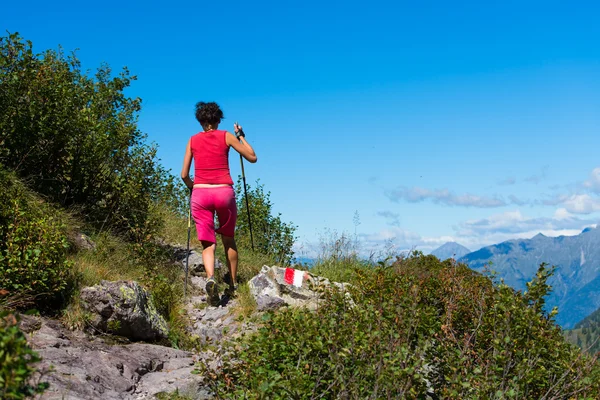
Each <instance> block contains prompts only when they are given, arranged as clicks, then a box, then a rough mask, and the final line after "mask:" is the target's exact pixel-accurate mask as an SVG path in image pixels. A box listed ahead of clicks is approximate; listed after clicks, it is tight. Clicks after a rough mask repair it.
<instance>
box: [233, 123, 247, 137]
mask: <svg viewBox="0 0 600 400" xmlns="http://www.w3.org/2000/svg"><path fill="white" fill-rule="evenodd" d="M235 126H236V127H237V128H238V130H237V131H236V132H235V137H236V138H238V140H239V138H241V137H243V138H245V137H246V134H245V133H244V130H243V129H242V127H241V126H240V125H239V124H238V123H237V121H236V122H235Z"/></svg>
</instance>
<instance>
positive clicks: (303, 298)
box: [249, 265, 348, 311]
mask: <svg viewBox="0 0 600 400" xmlns="http://www.w3.org/2000/svg"><path fill="white" fill-rule="evenodd" d="M347 285H348V284H347V283H346V284H344V283H337V282H333V283H331V282H330V281H329V280H328V279H326V278H323V277H319V276H316V275H312V274H310V273H308V272H307V271H302V270H295V269H292V268H281V267H277V266H273V267H269V266H267V265H265V266H264V267H262V269H261V271H260V273H259V274H258V275H256V276H255V277H254V278H252V279H251V280H250V282H249V286H250V292H251V293H252V295H253V296H254V298H255V299H256V305H257V308H258V310H259V311H265V310H274V309H277V308H279V307H282V306H294V307H308V308H309V309H314V308H316V306H317V301H318V299H319V297H320V295H321V292H320V291H319V290H318V288H319V287H321V288H322V287H331V286H335V287H337V288H339V289H341V290H345V288H346V286H347Z"/></svg>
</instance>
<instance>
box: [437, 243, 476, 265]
mask: <svg viewBox="0 0 600 400" xmlns="http://www.w3.org/2000/svg"><path fill="white" fill-rule="evenodd" d="M470 252H471V250H469V249H467V248H466V247H465V246H462V245H460V244H458V243H456V242H448V243H445V244H443V245H442V246H440V247H438V248H437V249H435V250H433V251H432V252H431V254H433V255H434V256H436V257H437V258H439V259H440V260H442V261H444V260H446V259H448V258H455V259H457V260H458V259H459V258H461V257H462V256H465V255H467V254H469V253H470Z"/></svg>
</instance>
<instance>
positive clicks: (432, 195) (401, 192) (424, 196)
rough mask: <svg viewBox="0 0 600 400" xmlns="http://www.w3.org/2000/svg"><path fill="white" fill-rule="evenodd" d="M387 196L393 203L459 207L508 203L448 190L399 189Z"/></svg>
mask: <svg viewBox="0 0 600 400" xmlns="http://www.w3.org/2000/svg"><path fill="white" fill-rule="evenodd" d="M385 195H386V196H387V197H388V198H389V199H390V200H391V201H394V202H397V203H398V202H400V201H401V200H404V201H407V202H409V203H419V202H422V201H425V200H431V201H433V202H434V203H436V204H442V205H446V206H459V207H478V208H494V207H503V206H506V205H507V203H506V201H504V200H503V199H502V198H500V197H498V196H493V197H489V196H477V195H473V194H468V193H467V194H462V195H457V194H454V193H452V192H450V191H449V190H448V189H434V190H430V189H425V188H421V187H412V188H406V187H398V188H396V189H393V190H389V191H387V192H386V193H385ZM514 200H516V201H519V200H518V199H517V198H516V197H514V196H513V197H512V199H511V202H512V201H514Z"/></svg>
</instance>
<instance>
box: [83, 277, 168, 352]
mask: <svg viewBox="0 0 600 400" xmlns="http://www.w3.org/2000/svg"><path fill="white" fill-rule="evenodd" d="M81 300H82V305H83V308H84V309H85V310H86V311H88V312H89V313H91V314H92V316H91V321H90V323H91V325H92V326H93V327H94V328H95V329H98V330H99V331H102V332H107V333H113V334H116V335H120V336H124V337H127V338H129V339H131V340H147V341H151V340H157V339H162V338H166V337H167V335H168V334H169V328H168V325H167V322H166V321H165V319H164V318H163V317H162V316H161V315H160V314H159V313H158V311H157V310H156V307H155V306H154V304H153V303H152V298H151V296H150V294H149V293H148V292H147V291H146V289H144V288H143V287H141V286H140V285H139V284H138V283H137V282H135V281H117V282H112V281H102V282H100V284H99V285H95V286H91V287H86V288H84V289H83V290H82V291H81Z"/></svg>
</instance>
